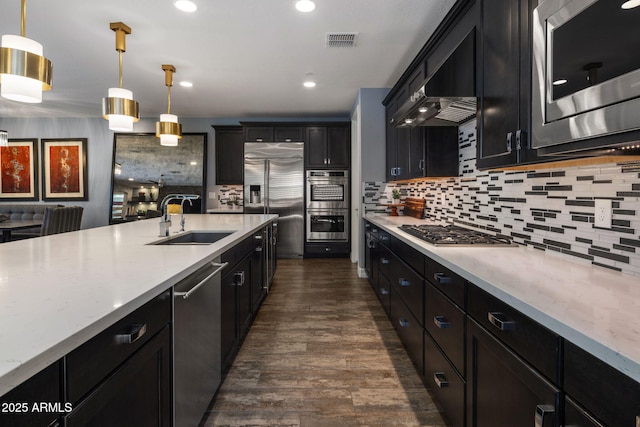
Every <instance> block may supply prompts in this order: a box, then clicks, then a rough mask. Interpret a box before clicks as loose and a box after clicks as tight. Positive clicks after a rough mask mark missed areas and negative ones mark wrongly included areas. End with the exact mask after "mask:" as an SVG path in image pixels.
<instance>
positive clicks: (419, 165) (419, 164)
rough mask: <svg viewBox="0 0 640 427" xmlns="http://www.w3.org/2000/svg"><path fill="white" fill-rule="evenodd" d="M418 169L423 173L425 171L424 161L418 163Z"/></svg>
mask: <svg viewBox="0 0 640 427" xmlns="http://www.w3.org/2000/svg"><path fill="white" fill-rule="evenodd" d="M418 169H420V170H421V171H423V170H424V160H420V161H419V162H418Z"/></svg>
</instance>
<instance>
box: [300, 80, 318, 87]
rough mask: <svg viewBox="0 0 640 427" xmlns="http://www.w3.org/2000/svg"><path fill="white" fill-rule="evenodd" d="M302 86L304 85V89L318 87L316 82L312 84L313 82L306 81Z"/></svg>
mask: <svg viewBox="0 0 640 427" xmlns="http://www.w3.org/2000/svg"><path fill="white" fill-rule="evenodd" d="M302 84H303V85H304V87H316V82H312V81H306V82H304V83H302Z"/></svg>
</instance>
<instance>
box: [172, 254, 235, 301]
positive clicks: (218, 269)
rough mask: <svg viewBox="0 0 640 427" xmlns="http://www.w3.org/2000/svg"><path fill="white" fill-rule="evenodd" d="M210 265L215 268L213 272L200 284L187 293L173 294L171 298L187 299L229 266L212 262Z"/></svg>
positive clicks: (226, 263) (224, 263)
mask: <svg viewBox="0 0 640 427" xmlns="http://www.w3.org/2000/svg"><path fill="white" fill-rule="evenodd" d="M211 265H212V266H214V267H216V269H215V270H213V272H212V273H211V274H209V275H208V276H207V277H205V278H204V279H202V280H201V281H200V282H198V284H197V285H195V286H194V287H193V288H191V289H189V290H188V291H187V292H174V293H173V296H174V297H182V298H184V299H187V298H189V297H190V296H191V294H192V293H194V292H195V291H196V290H197V289H198V288H199V287H200V286H202V285H204V284H205V283H206V282H207V280H209V279H211V278H212V277H213V276H215V275H216V274H218V273H220V272H221V271H222V269H223V268H225V267H226V266H227V265H229V263H228V262H223V263H222V264H218V263H215V262H212V263H211Z"/></svg>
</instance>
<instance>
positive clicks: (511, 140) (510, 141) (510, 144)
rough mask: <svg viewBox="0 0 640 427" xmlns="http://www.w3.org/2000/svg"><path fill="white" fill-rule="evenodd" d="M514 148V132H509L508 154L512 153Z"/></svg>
mask: <svg viewBox="0 0 640 427" xmlns="http://www.w3.org/2000/svg"><path fill="white" fill-rule="evenodd" d="M512 148H513V132H509V133H508V134H507V153H510V152H511V149H512Z"/></svg>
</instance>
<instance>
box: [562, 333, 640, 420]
mask: <svg viewBox="0 0 640 427" xmlns="http://www.w3.org/2000/svg"><path fill="white" fill-rule="evenodd" d="M564 389H565V391H566V393H567V394H568V395H569V396H571V399H573V400H575V401H576V402H577V403H579V404H580V406H582V407H583V408H585V409H586V410H587V411H588V412H590V413H591V414H592V415H593V416H594V417H595V418H596V419H597V420H599V421H600V422H601V423H602V424H603V425H606V426H610V427H613V426H616V427H637V426H638V425H640V383H638V382H636V381H634V380H633V379H632V378H629V377H627V376H626V375H624V374H622V373H621V372H620V371H618V370H617V369H615V368H613V367H611V366H610V365H608V364H606V363H605V362H603V361H601V360H600V359H598V358H596V357H595V356H593V355H591V354H589V353H587V352H586V351H584V350H583V349H581V348H580V347H578V346H576V345H575V344H573V343H571V342H569V341H565V345H564ZM576 425H579V424H576ZM591 425H592V424H587V426H591ZM593 425H598V424H593Z"/></svg>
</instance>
